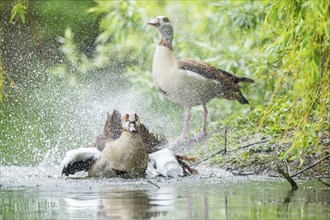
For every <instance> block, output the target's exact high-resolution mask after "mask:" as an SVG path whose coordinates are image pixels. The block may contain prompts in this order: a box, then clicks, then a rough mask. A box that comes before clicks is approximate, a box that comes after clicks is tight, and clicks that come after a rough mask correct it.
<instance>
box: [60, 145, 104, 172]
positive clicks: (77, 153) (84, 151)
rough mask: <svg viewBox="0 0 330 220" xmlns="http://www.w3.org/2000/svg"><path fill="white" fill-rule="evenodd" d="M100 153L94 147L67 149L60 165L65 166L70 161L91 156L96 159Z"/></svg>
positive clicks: (81, 159)
mask: <svg viewBox="0 0 330 220" xmlns="http://www.w3.org/2000/svg"><path fill="white" fill-rule="evenodd" d="M100 154H101V151H99V150H98V149H96V148H94V147H88V148H87V147H82V148H78V149H74V150H69V151H68V152H67V153H66V155H65V157H64V159H63V161H62V163H61V167H66V166H68V164H70V163H72V162H78V161H84V160H87V159H91V158H94V159H97V158H98V157H99V156H100Z"/></svg>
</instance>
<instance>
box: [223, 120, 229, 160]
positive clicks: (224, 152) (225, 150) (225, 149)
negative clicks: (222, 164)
mask: <svg viewBox="0 0 330 220" xmlns="http://www.w3.org/2000/svg"><path fill="white" fill-rule="evenodd" d="M227 130H228V129H227V126H226V127H225V135H224V136H225V143H224V145H225V146H224V151H223V154H226V153H227V137H228V135H227Z"/></svg>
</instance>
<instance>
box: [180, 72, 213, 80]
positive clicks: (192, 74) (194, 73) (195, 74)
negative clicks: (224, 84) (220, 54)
mask: <svg viewBox="0 0 330 220" xmlns="http://www.w3.org/2000/svg"><path fill="white" fill-rule="evenodd" d="M185 71H186V74H187V76H190V77H194V78H196V79H198V80H203V81H206V80H208V79H207V78H205V77H204V76H202V75H201V74H198V73H196V72H194V71H190V70H185Z"/></svg>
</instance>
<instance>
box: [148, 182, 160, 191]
mask: <svg viewBox="0 0 330 220" xmlns="http://www.w3.org/2000/svg"><path fill="white" fill-rule="evenodd" d="M147 182H148V183H150V184H151V185H154V186H156V187H157V188H158V189H160V186H158V185H157V184H156V183H153V182H151V181H150V180H147Z"/></svg>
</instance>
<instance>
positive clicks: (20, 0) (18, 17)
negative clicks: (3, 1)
mask: <svg viewBox="0 0 330 220" xmlns="http://www.w3.org/2000/svg"><path fill="white" fill-rule="evenodd" d="M27 8H28V0H16V1H15V2H14V5H13V8H12V10H11V17H10V22H11V23H12V24H16V23H17V22H18V21H20V22H22V23H23V24H24V23H25V22H26V14H27Z"/></svg>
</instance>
